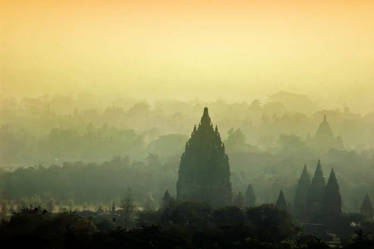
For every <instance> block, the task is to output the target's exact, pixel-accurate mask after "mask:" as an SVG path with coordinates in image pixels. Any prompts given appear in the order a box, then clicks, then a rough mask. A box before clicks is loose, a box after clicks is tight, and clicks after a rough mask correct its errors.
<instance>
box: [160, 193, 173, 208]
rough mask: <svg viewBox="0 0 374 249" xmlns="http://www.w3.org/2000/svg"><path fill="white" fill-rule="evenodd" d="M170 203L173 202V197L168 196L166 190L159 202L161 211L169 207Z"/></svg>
mask: <svg viewBox="0 0 374 249" xmlns="http://www.w3.org/2000/svg"><path fill="white" fill-rule="evenodd" d="M172 202H173V197H171V195H170V194H169V190H166V191H165V194H164V196H163V197H162V200H161V210H164V209H166V208H167V207H169V206H170V205H171V204H172Z"/></svg>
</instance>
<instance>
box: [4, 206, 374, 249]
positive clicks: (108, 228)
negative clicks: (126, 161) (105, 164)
mask: <svg viewBox="0 0 374 249" xmlns="http://www.w3.org/2000/svg"><path fill="white" fill-rule="evenodd" d="M117 219H121V214H119V215H114V214H96V216H89V217H87V216H84V215H83V214H82V213H74V212H65V213H56V214H52V213H49V212H48V211H45V210H42V209H38V208H35V209H25V210H23V211H21V212H19V213H16V214H14V215H13V216H12V217H11V219H10V220H9V221H5V222H3V223H2V224H1V225H0V240H1V243H2V246H5V247H12V248H24V247H33V248H36V247H37V248H61V249H63V248H82V249H84V248H113V249H115V248H142V249H143V248H170V249H172V248H173V249H174V248H180V249H192V248H203V249H205V248H207V249H208V248H209V249H210V248H216V249H221V248H222V249H223V248H227V249H229V248H230V249H231V248H258V249H327V248H330V247H329V246H328V244H329V243H330V242H331V240H330V239H328V240H326V242H323V241H321V240H320V239H318V238H316V237H314V236H311V235H306V234H303V232H302V230H301V226H300V225H297V224H295V223H294V222H293V221H292V220H291V218H290V216H289V215H288V214H287V213H286V212H285V211H282V210H279V209H277V208H275V207H274V206H273V205H264V206H260V207H255V208H249V209H239V208H236V207H226V208H221V209H215V210H212V209H210V208H209V207H208V206H205V205H203V204H198V203H174V204H173V205H169V206H167V207H164V208H163V209H161V210H159V211H143V212H139V213H137V218H136V225H135V226H134V227H132V228H127V227H126V226H123V225H116V220H117ZM373 232H374V230H373V226H372V224H362V226H361V227H359V228H357V229H356V232H355V233H354V229H352V233H351V234H350V236H348V237H346V238H345V239H344V240H343V241H341V242H340V243H339V244H338V246H341V248H344V249H354V248H355V249H361V248H362V249H364V248H365V249H367V248H372V247H373V246H374V237H373Z"/></svg>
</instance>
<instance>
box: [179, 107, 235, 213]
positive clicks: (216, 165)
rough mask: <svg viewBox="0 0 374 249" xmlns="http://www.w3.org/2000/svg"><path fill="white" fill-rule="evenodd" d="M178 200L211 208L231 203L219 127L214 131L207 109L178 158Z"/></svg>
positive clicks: (225, 158) (226, 158) (225, 160)
mask: <svg viewBox="0 0 374 249" xmlns="http://www.w3.org/2000/svg"><path fill="white" fill-rule="evenodd" d="M177 199H178V200H183V201H198V202H205V203H207V204H209V205H210V206H212V207H222V206H225V205H229V204H231V202H232V191H231V182H230V167H229V159H228V156H227V155H226V153H225V146H224V144H223V143H222V141H221V137H220V134H219V132H218V128H217V126H216V128H215V129H214V128H213V125H212V122H211V119H210V117H209V113H208V108H206V107H205V108H204V113H203V116H202V118H201V121H200V124H199V126H198V128H196V126H195V127H194V129H193V131H192V134H191V138H190V139H189V140H188V141H187V143H186V148H185V152H184V153H183V155H182V157H181V161H180V166H179V176H178V181H177Z"/></svg>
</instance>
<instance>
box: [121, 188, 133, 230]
mask: <svg viewBox="0 0 374 249" xmlns="http://www.w3.org/2000/svg"><path fill="white" fill-rule="evenodd" d="M120 208H121V209H120V212H119V214H120V219H121V223H122V224H121V225H122V226H123V227H124V228H125V229H129V228H131V227H132V226H133V225H134V221H135V212H136V205H135V203H134V200H133V198H132V195H131V191H130V190H129V192H128V194H127V196H126V197H125V198H124V199H123V200H121V204H120Z"/></svg>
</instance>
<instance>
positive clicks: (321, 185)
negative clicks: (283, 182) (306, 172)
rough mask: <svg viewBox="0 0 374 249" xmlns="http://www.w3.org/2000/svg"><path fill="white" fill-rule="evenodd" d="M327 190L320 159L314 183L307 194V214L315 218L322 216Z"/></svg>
mask: <svg viewBox="0 0 374 249" xmlns="http://www.w3.org/2000/svg"><path fill="white" fill-rule="evenodd" d="M324 192H325V178H324V176H323V172H322V166H321V161H320V160H318V164H317V168H316V171H315V173H314V176H313V179H312V184H311V185H310V188H309V191H308V195H307V215H308V217H309V218H310V219H312V220H314V219H316V218H319V217H320V216H321V210H322V201H323V195H324Z"/></svg>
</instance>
